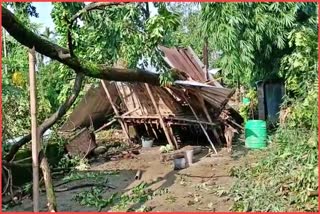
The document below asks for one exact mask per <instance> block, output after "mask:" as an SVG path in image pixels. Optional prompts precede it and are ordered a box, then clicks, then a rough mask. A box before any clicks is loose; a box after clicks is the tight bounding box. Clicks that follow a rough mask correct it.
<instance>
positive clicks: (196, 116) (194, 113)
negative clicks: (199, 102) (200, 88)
mask: <svg viewBox="0 0 320 214" xmlns="http://www.w3.org/2000/svg"><path fill="white" fill-rule="evenodd" d="M185 100H186V102H187V103H188V105H189V107H190V109H191V111H192V113H193V115H194V116H195V118H197V120H199V117H198V115H197V113H196V112H195V111H194V109H193V108H192V106H191V104H190V103H189V101H188V100H187V98H185ZM199 125H200V127H201V129H202V131H203V133H204V134H205V135H206V137H207V139H208V141H209V143H210V144H211V146H212V149H213V150H214V152H215V153H216V154H218V152H217V150H216V147H214V145H213V143H212V141H211V139H210V137H209V135H208V133H207V131H206V129H205V128H204V127H203V125H202V123H200V122H199Z"/></svg>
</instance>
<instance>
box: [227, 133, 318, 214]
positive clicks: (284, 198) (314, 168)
mask: <svg viewBox="0 0 320 214" xmlns="http://www.w3.org/2000/svg"><path fill="white" fill-rule="evenodd" d="M272 142H273V144H272V145H270V147H269V148H268V149H267V150H265V151H263V152H259V157H258V158H259V161H258V162H257V163H256V164H253V165H252V164H251V165H250V164H247V165H245V166H242V167H238V168H234V169H232V171H231V174H232V175H233V176H235V177H237V178H238V180H237V182H236V183H235V184H234V186H233V187H232V188H231V190H230V192H229V195H230V196H231V197H233V198H234V200H235V203H234V205H233V207H232V208H231V210H232V211H247V212H248V211H264V212H267V211H313V212H315V211H317V210H318V197H317V196H316V197H310V196H308V193H309V192H310V191H316V190H317V189H318V142H317V132H316V131H310V130H303V129H301V130H297V129H294V130H288V129H282V130H279V131H277V132H276V133H275V134H274V135H273V137H272Z"/></svg>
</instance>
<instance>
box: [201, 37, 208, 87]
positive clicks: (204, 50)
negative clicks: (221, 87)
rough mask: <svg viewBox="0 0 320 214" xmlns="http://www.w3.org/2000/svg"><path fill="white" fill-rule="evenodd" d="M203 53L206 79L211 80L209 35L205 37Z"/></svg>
mask: <svg viewBox="0 0 320 214" xmlns="http://www.w3.org/2000/svg"><path fill="white" fill-rule="evenodd" d="M202 55H203V64H204V66H205V72H206V73H205V79H206V81H208V80H209V73H208V70H209V60H208V37H205V38H204V44H203V51H202Z"/></svg>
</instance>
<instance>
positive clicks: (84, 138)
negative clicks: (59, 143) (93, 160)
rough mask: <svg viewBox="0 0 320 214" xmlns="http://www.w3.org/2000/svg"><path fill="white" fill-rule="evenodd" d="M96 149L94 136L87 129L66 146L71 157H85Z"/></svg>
mask: <svg viewBox="0 0 320 214" xmlns="http://www.w3.org/2000/svg"><path fill="white" fill-rule="evenodd" d="M96 147H97V144H96V142H95V138H94V135H93V134H92V133H91V132H90V131H89V130H88V129H86V128H85V129H82V130H81V131H80V132H79V133H78V134H77V135H76V136H75V137H74V138H73V139H71V140H70V141H69V143H68V144H67V145H66V149H67V151H68V153H69V154H70V155H71V156H78V155H80V156H82V157H83V156H85V155H87V154H89V153H90V152H91V151H92V150H93V149H94V148H96Z"/></svg>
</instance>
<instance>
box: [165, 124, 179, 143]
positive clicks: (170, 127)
mask: <svg viewBox="0 0 320 214" xmlns="http://www.w3.org/2000/svg"><path fill="white" fill-rule="evenodd" d="M168 130H169V133H170V135H171V136H172V140H173V142H174V144H175V145H176V148H177V149H179V144H178V141H177V139H176V137H175V136H174V133H173V129H172V126H171V125H169V127H168Z"/></svg>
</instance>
